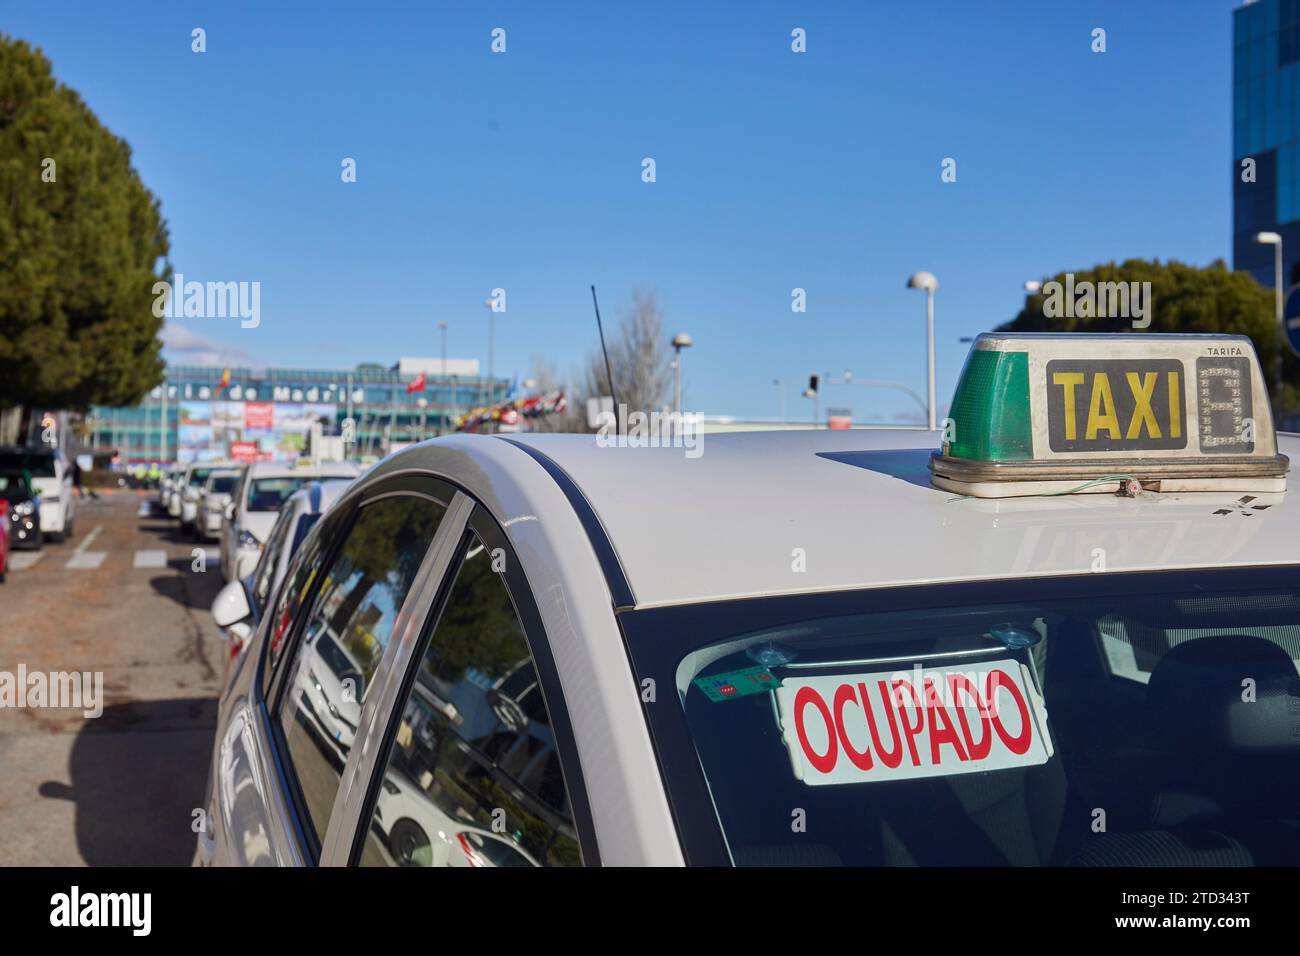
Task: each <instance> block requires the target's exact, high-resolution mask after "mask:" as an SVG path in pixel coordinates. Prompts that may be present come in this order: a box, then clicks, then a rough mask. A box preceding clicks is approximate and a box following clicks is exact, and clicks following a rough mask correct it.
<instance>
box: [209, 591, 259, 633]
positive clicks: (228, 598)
mask: <svg viewBox="0 0 1300 956" xmlns="http://www.w3.org/2000/svg"><path fill="white" fill-rule="evenodd" d="M252 613H253V609H252V608H250V607H249V606H248V595H247V594H245V593H244V585H243V583H242V582H241V581H231V582H230V583H228V584H227V585H226V586H225V587H223V588H222V589H221V590H220V591H218V592H217V599H216V600H215V601H213V602H212V619H213V620H214V621H216V622H217V627H230V626H231V625H232V624H238V623H239V622H240V621H242V620H244V618H246V617H248V616H249V615H251V614H252Z"/></svg>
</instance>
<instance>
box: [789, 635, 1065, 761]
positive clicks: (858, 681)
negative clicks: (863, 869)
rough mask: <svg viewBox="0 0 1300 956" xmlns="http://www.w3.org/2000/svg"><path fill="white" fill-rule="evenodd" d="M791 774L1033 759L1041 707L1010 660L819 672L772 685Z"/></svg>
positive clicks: (1038, 757)
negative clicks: (922, 667)
mask: <svg viewBox="0 0 1300 956" xmlns="http://www.w3.org/2000/svg"><path fill="white" fill-rule="evenodd" d="M774 693H775V695H776V702H777V711H778V714H779V716H780V721H781V736H782V739H783V740H784V742H785V745H786V749H787V750H788V751H789V753H790V762H791V765H792V766H793V768H794V773H795V776H796V777H797V778H798V779H800V780H802V781H803V782H804V783H806V784H809V785H811V786H821V785H825V784H839V783H866V782H871V781H884V780H907V779H914V778H918V777H939V776H951V775H954V774H963V773H981V772H984V771H988V770H1003V769H1006V768H1009V767H1026V766H1036V765H1038V764H1042V763H1046V762H1047V760H1048V758H1050V757H1051V755H1052V745H1051V740H1050V738H1049V737H1048V735H1047V715H1046V711H1045V709H1044V707H1043V703H1042V700H1041V698H1040V697H1039V695H1038V693H1037V691H1036V689H1035V686H1034V682H1033V679H1032V677H1031V676H1030V675H1029V673H1028V671H1027V670H1026V669H1025V668H1024V666H1023V665H1022V664H1020V663H1019V662H1018V661H1015V660H999V661H992V662H985V663H980V664H968V663H963V664H962V666H961V667H960V669H958V668H952V669H933V670H931V669H926V670H921V669H920V668H916V669H914V670H911V671H901V672H900V671H897V670H893V671H879V672H876V671H873V672H868V673H854V674H835V675H830V676H818V677H783V678H782V683H781V686H780V687H779V688H777V689H776V690H775V692H774Z"/></svg>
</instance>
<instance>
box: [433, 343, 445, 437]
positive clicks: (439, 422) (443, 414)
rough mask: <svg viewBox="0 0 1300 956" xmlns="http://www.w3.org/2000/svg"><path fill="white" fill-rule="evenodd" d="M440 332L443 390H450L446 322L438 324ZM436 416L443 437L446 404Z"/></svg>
mask: <svg viewBox="0 0 1300 956" xmlns="http://www.w3.org/2000/svg"><path fill="white" fill-rule="evenodd" d="M438 331H439V332H440V333H441V337H442V375H441V376H440V377H441V378H442V387H443V388H448V383H447V323H446V322H439V323H438ZM434 414H436V415H437V416H438V434H439V435H441V434H442V420H443V418H445V417H446V405H445V404H444V406H443V411H441V412H437V411H435V413H434Z"/></svg>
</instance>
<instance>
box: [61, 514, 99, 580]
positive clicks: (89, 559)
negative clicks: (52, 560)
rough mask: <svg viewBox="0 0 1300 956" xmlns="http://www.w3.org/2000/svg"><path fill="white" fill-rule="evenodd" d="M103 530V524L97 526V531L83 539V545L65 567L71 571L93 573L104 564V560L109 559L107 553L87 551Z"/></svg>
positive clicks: (78, 547)
mask: <svg viewBox="0 0 1300 956" xmlns="http://www.w3.org/2000/svg"><path fill="white" fill-rule="evenodd" d="M103 530H104V526H103V525H102V524H99V525H95V530H94V531H92V532H90V534H88V535H86V537H85V538H83V539H82V541H81V544H79V545H77V550H76V551H73V552H72V557H70V558H68V562H67V564H65V565H64V566H63V567H64V568H66V569H67V570H69V571H93V570H95V568H97V567H99V566H100V565H101V564H103V563H104V559H105V558H107V557H108V552H107V551H87V550H86V548H88V547H89V546H90V543H91V542H92V541H94V540H95V539H96V538H98V537H99V533H100V532H101V531H103Z"/></svg>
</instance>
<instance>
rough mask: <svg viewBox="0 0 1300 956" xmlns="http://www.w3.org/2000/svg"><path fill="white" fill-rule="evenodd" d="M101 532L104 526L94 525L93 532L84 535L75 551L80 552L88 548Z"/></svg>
mask: <svg viewBox="0 0 1300 956" xmlns="http://www.w3.org/2000/svg"><path fill="white" fill-rule="evenodd" d="M103 530H104V526H103V525H102V524H97V525H95V530H94V531H92V532H90V534H88V535H86V536H85V537H84V538H82V539H81V544H79V545H77V551H78V552H81V551H85V550H86V549H87V548H89V547H90V543H91V542H92V541H94V540H95V539H96V538H98V537H99V533H100V532H101V531H103Z"/></svg>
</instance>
